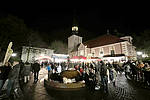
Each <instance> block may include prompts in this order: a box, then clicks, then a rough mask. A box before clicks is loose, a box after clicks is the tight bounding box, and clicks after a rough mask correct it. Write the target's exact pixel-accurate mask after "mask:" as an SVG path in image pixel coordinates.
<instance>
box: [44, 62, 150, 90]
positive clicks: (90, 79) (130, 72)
mask: <svg viewBox="0 0 150 100" xmlns="http://www.w3.org/2000/svg"><path fill="white" fill-rule="evenodd" d="M46 68H47V70H48V79H49V80H50V76H51V75H55V76H56V80H59V79H60V77H59V74H60V73H61V72H62V71H64V70H70V69H71V70H77V71H78V72H79V73H80V79H79V80H84V81H85V84H86V86H88V88H89V89H90V90H91V91H94V90H95V88H96V87H97V86H101V87H102V89H103V91H104V92H105V93H107V92H108V83H112V84H113V86H114V87H116V79H117V75H118V74H123V73H125V77H126V78H127V79H131V80H135V81H137V82H138V81H142V82H143V83H145V85H147V86H148V85H150V66H149V64H148V63H143V62H142V61H131V60H129V61H127V62H124V63H119V62H112V63H110V62H108V61H97V62H90V63H83V62H82V63H81V62H78V63H49V64H47V67H46ZM57 76H58V77H57ZM54 80H55V79H54ZM59 81H60V82H62V80H59Z"/></svg>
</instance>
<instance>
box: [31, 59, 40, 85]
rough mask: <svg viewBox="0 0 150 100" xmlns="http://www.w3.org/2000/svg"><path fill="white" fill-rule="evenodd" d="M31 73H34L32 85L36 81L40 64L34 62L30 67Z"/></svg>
mask: <svg viewBox="0 0 150 100" xmlns="http://www.w3.org/2000/svg"><path fill="white" fill-rule="evenodd" d="M32 68H33V73H34V83H36V82H37V81H38V76H39V71H40V64H39V63H38V62H35V63H34V64H33V66H32Z"/></svg>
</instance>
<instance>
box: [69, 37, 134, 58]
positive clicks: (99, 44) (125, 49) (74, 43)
mask: <svg viewBox="0 0 150 100" xmlns="http://www.w3.org/2000/svg"><path fill="white" fill-rule="evenodd" d="M132 39H133V38H132V37H131V36H125V37H121V38H119V37H117V36H114V35H110V34H106V35H103V36H100V37H97V38H95V39H93V40H89V41H86V42H82V37H80V36H77V35H72V36H70V37H69V38H68V51H69V52H68V53H69V57H70V58H72V57H73V56H84V57H87V58H90V57H98V58H101V59H106V60H107V59H110V60H113V61H114V59H116V58H118V60H128V59H136V50H135V49H136V47H135V46H133V44H132Z"/></svg>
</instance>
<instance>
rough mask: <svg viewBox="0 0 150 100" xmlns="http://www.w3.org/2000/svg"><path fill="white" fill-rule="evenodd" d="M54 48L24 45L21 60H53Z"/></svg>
mask: <svg viewBox="0 0 150 100" xmlns="http://www.w3.org/2000/svg"><path fill="white" fill-rule="evenodd" d="M53 54H54V50H51V49H46V48H37V47H28V46H23V47H22V55H21V60H22V61H23V62H29V63H33V62H34V61H35V60H42V59H43V60H44V59H45V60H51V56H52V55H53Z"/></svg>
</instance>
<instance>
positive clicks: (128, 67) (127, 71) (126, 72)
mask: <svg viewBox="0 0 150 100" xmlns="http://www.w3.org/2000/svg"><path fill="white" fill-rule="evenodd" d="M129 74H130V63H127V64H126V65H125V77H126V78H127V79H128V78H129Z"/></svg>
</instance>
